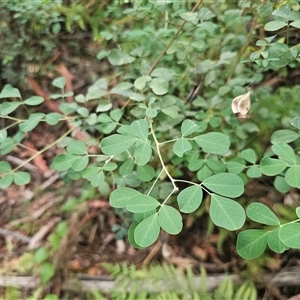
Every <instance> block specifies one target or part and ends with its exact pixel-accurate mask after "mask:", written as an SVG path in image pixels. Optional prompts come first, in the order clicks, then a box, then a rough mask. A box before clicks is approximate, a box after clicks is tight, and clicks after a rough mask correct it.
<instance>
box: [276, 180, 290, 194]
mask: <svg viewBox="0 0 300 300" xmlns="http://www.w3.org/2000/svg"><path fill="white" fill-rule="evenodd" d="M274 187H275V189H276V190H277V191H279V192H281V193H287V192H288V191H289V190H290V188H291V186H290V185H288V183H287V182H286V180H285V178H284V177H283V176H276V177H275V180H274Z"/></svg>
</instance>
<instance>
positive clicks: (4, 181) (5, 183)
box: [0, 173, 14, 189]
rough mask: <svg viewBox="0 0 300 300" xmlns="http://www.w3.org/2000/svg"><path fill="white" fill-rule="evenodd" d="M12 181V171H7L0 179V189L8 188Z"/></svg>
mask: <svg viewBox="0 0 300 300" xmlns="http://www.w3.org/2000/svg"><path fill="white" fill-rule="evenodd" d="M13 181H14V175H13V173H8V174H5V175H4V176H3V177H2V178H1V179H0V187H1V188H2V189H6V188H8V187H9V186H10V185H11V184H12V183H13Z"/></svg>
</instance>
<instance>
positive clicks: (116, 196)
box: [109, 187, 142, 208]
mask: <svg viewBox="0 0 300 300" xmlns="http://www.w3.org/2000/svg"><path fill="white" fill-rule="evenodd" d="M138 195H142V194H141V193H140V192H138V191H137V190H134V189H131V188H128V187H120V188H118V189H116V190H114V191H113V192H112V193H111V194H110V196H109V204H110V205H111V206H112V207H115V208H124V207H126V204H127V202H128V201H129V200H130V199H131V198H132V197H134V196H138Z"/></svg>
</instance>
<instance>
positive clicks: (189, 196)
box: [177, 185, 203, 213]
mask: <svg viewBox="0 0 300 300" xmlns="http://www.w3.org/2000/svg"><path fill="white" fill-rule="evenodd" d="M202 198H203V191H202V188H201V187H200V186H199V185H193V186H190V187H188V188H186V189H184V190H182V191H181V192H180V193H179V195H178V197H177V202H178V206H179V209H180V211H182V212H183V213H191V212H193V211H195V210H196V209H197V208H198V207H199V206H200V204H201V202H202Z"/></svg>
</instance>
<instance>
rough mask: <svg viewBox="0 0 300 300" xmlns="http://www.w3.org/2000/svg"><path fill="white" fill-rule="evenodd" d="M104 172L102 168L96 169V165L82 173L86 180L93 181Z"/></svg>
mask: <svg viewBox="0 0 300 300" xmlns="http://www.w3.org/2000/svg"><path fill="white" fill-rule="evenodd" d="M101 170H102V168H100V167H96V166H94V165H92V166H89V167H87V168H85V169H84V170H83V172H82V177H83V178H85V179H92V178H93V177H95V176H96V175H97V174H98V173H99V172H100V171H101Z"/></svg>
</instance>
